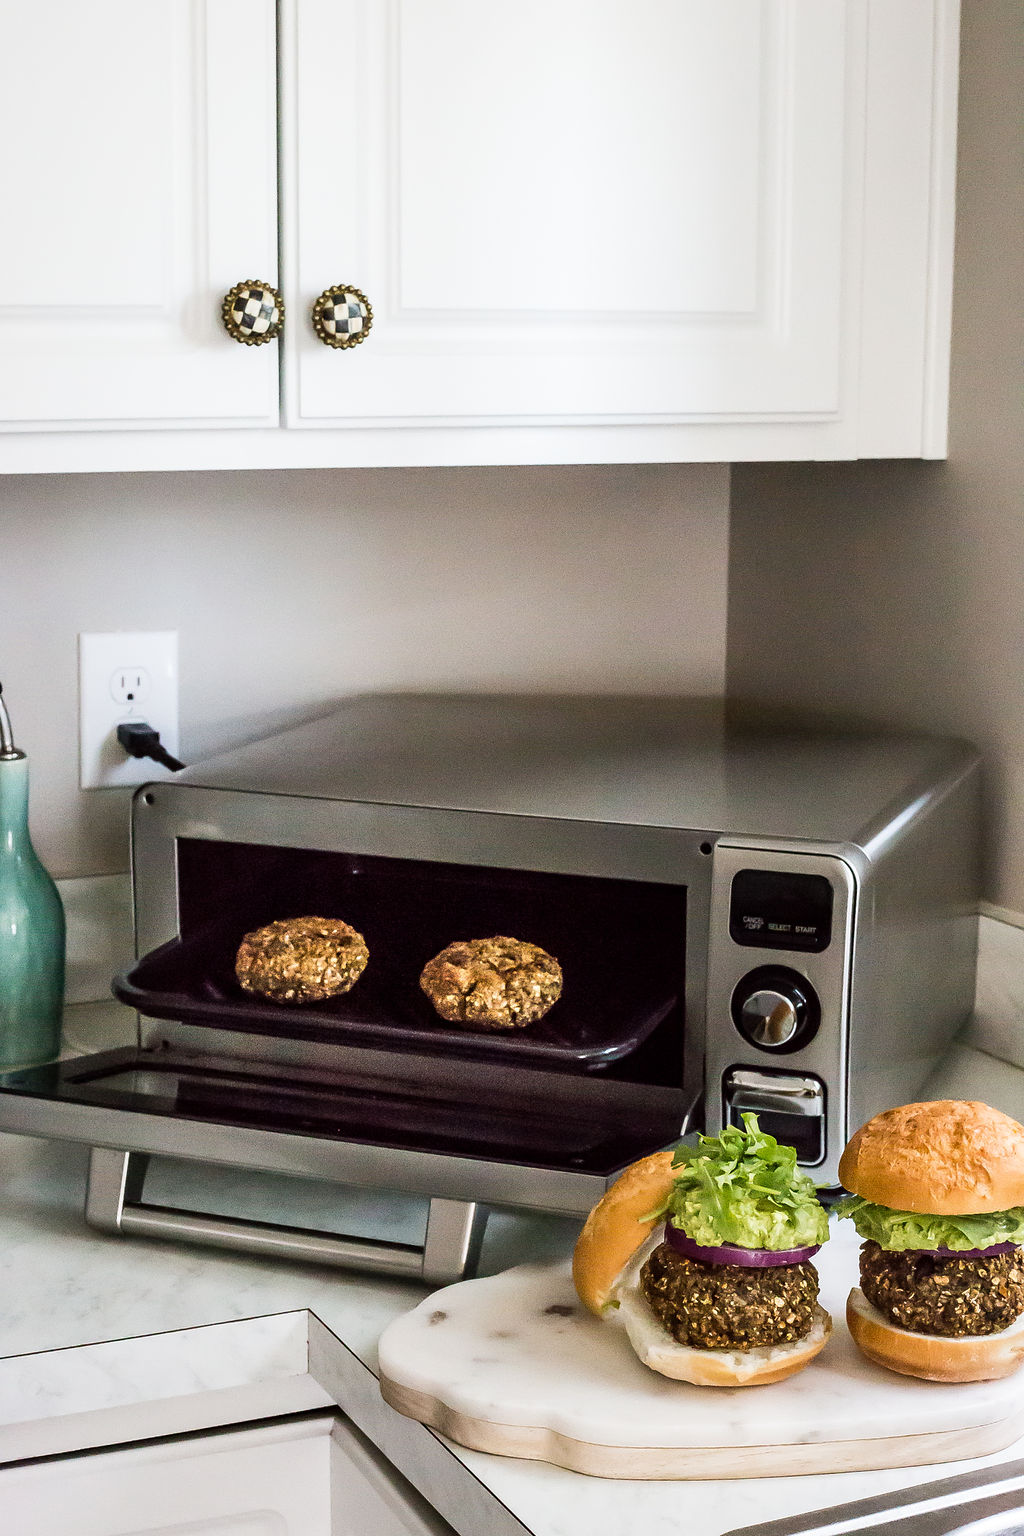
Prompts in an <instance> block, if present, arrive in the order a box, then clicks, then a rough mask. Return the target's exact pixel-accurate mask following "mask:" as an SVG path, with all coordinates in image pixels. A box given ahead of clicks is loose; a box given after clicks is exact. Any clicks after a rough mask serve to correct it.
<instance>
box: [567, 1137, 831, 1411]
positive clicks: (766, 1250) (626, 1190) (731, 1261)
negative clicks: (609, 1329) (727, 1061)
mask: <svg viewBox="0 0 1024 1536" xmlns="http://www.w3.org/2000/svg"><path fill="white" fill-rule="evenodd" d="M742 1118H743V1129H742V1130H741V1129H740V1128H739V1127H738V1126H727V1127H726V1128H725V1129H724V1130H723V1131H722V1133H721V1135H720V1136H701V1137H700V1138H699V1140H698V1144H697V1146H695V1147H689V1146H680V1147H678V1148H677V1149H676V1151H675V1152H674V1153H673V1152H671V1151H666V1152H656V1153H654V1154H653V1155H652V1156H650V1157H645V1158H644V1159H642V1161H640V1162H638V1163H634V1164H633V1165H632V1166H631V1167H629V1168H627V1169H626V1170H625V1172H624V1173H623V1174H622V1175H621V1176H620V1178H619V1179H618V1180H617V1181H616V1182H615V1184H613V1185H612V1187H611V1189H609V1190H608V1192H607V1194H606V1195H605V1196H604V1197H603V1199H601V1200H600V1201H599V1202H598V1204H597V1205H596V1206H595V1207H594V1209H593V1210H592V1211H591V1213H590V1215H589V1216H588V1218H587V1221H586V1225H585V1226H584V1228H583V1231H582V1232H581V1233H580V1236H579V1240H578V1242H577V1244H576V1251H575V1255H574V1258H573V1279H574V1281H575V1284H576V1290H577V1292H578V1293H579V1296H580V1299H581V1301H582V1302H583V1303H584V1305H585V1306H587V1307H588V1308H589V1309H590V1311H591V1312H593V1313H595V1314H596V1315H597V1316H598V1317H608V1318H617V1319H618V1320H619V1321H620V1322H621V1323H622V1325H623V1326H624V1328H625V1330H626V1333H627V1335H628V1337H629V1341H630V1343H631V1344H632V1346H633V1348H634V1350H635V1351H636V1353H637V1355H638V1356H639V1357H640V1359H641V1360H642V1361H643V1363H644V1365H648V1366H650V1367H651V1369H652V1370H655V1371H659V1372H660V1373H661V1374H662V1375H663V1376H671V1377H673V1378H674V1379H675V1380H677V1381H689V1382H692V1383H693V1384H694V1385H696V1386H720V1387H742V1386H760V1385H763V1384H764V1383H766V1382H771V1381H781V1380H782V1379H783V1377H785V1376H790V1375H792V1374H793V1372H794V1371H798V1370H800V1369H801V1367H802V1366H804V1365H806V1364H807V1362H808V1361H809V1360H811V1359H813V1357H814V1356H815V1355H816V1354H817V1353H818V1351H819V1350H821V1349H822V1348H823V1347H824V1345H825V1341H826V1339H827V1338H828V1336H829V1333H830V1332H831V1329H832V1319H831V1318H830V1317H829V1315H828V1313H827V1312H826V1311H825V1310H824V1309H823V1308H822V1307H821V1306H819V1304H818V1274H817V1271H816V1269H815V1268H814V1265H813V1264H811V1263H810V1259H811V1257H812V1256H813V1255H814V1254H815V1253H816V1252H817V1251H818V1248H819V1247H820V1246H821V1244H822V1243H823V1242H825V1241H826V1240H827V1238H828V1217H827V1215H826V1213H825V1211H824V1209H823V1208H822V1206H821V1204H820V1202H819V1200H818V1198H817V1195H816V1193H815V1188H814V1185H813V1183H812V1182H811V1180H810V1179H809V1178H808V1177H807V1175H806V1174H805V1173H802V1172H801V1171H800V1170H799V1169H798V1168H797V1164H796V1152H795V1151H794V1149H793V1148H792V1147H781V1146H779V1144H778V1142H777V1141H776V1140H775V1138H774V1137H773V1136H768V1135H766V1134H765V1133H764V1132H763V1131H761V1129H760V1128H759V1126H758V1123H757V1116H756V1115H752V1114H745V1115H743V1117H742Z"/></svg>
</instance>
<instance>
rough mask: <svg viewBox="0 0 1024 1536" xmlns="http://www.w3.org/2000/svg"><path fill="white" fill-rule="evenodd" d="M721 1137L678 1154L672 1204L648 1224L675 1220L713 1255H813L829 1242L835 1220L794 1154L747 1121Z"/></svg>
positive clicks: (746, 1116) (752, 1119) (704, 1139)
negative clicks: (756, 1251)
mask: <svg viewBox="0 0 1024 1536" xmlns="http://www.w3.org/2000/svg"><path fill="white" fill-rule="evenodd" d="M741 1119H742V1121H743V1129H742V1130H741V1129H740V1127H739V1126H738V1125H727V1126H726V1127H725V1129H724V1130H723V1131H722V1133H721V1135H720V1136H701V1137H700V1138H699V1139H698V1142H697V1145H696V1146H695V1147H692V1146H680V1147H677V1148H676V1151H675V1155H674V1156H673V1159H672V1166H673V1168H675V1169H678V1172H677V1173H676V1175H675V1183H674V1184H673V1186H672V1190H671V1192H670V1194H669V1196H668V1198H667V1200H666V1201H664V1202H663V1205H662V1207H661V1208H660V1209H659V1210H657V1211H652V1212H650V1213H649V1214H648V1215H647V1217H645V1220H652V1219H656V1218H657V1217H659V1216H662V1215H668V1218H669V1220H670V1221H671V1223H672V1225H673V1226H674V1227H678V1228H679V1229H680V1231H682V1232H685V1233H686V1235H687V1237H689V1238H690V1239H692V1241H693V1242H695V1243H700V1244H701V1245H702V1246H703V1247H706V1248H717V1247H719V1246H720V1245H721V1244H722V1243H734V1244H736V1246H738V1247H740V1248H771V1249H774V1250H775V1251H776V1252H778V1251H780V1250H785V1249H788V1248H809V1247H811V1246H812V1245H814V1244H818V1243H824V1242H825V1241H827V1239H828V1216H827V1214H826V1212H825V1210H824V1208H823V1207H822V1205H821V1203H820V1201H819V1200H818V1197H817V1192H816V1191H815V1187H814V1184H813V1182H812V1180H811V1179H810V1178H809V1177H808V1176H807V1174H806V1173H804V1172H803V1171H802V1170H801V1169H799V1168H798V1167H797V1160H796V1151H795V1149H794V1148H793V1147H784V1146H780V1145H779V1143H778V1142H777V1141H776V1139H775V1137H774V1136H769V1135H768V1134H767V1132H765V1131H762V1130H761V1127H760V1126H759V1125H758V1122H757V1116H756V1115H754V1114H750V1113H747V1114H744V1115H742V1116H741Z"/></svg>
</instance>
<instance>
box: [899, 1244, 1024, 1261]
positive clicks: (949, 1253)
mask: <svg viewBox="0 0 1024 1536" xmlns="http://www.w3.org/2000/svg"><path fill="white" fill-rule="evenodd" d="M1019 1247H1020V1244H1019V1243H993V1244H992V1247H991V1248H915V1249H913V1250H912V1252H914V1253H930V1254H932V1255H934V1257H935V1258H937V1259H995V1258H997V1257H998V1256H999V1254H1001V1253H1013V1251H1014V1249H1015V1248H1019Z"/></svg>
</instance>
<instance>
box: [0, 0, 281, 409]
mask: <svg viewBox="0 0 1024 1536" xmlns="http://www.w3.org/2000/svg"><path fill="white" fill-rule="evenodd" d="M274 12H275V7H274V4H273V0H205V3H203V0H88V4H81V5H75V4H69V3H67V0H31V4H24V3H22V0H3V7H2V13H3V16H4V46H3V49H2V50H0V142H2V143H3V144H4V145H5V146H6V149H5V152H4V153H3V155H2V156H0V205H2V207H3V210H4V237H3V240H2V242H0V355H2V358H3V364H2V366H0V420H2V423H3V425H4V427H6V429H7V430H9V431H10V430H13V431H15V432H26V431H31V430H32V429H33V428H35V427H38V426H46V427H50V428H52V427H54V426H64V427H69V428H108V427H117V426H133V427H137V426H143V425H145V426H207V425H232V426H263V425H273V424H276V423H277V421H278V394H277V372H278V359H277V355H276V354H277V344H276V343H270V344H267V345H263V346H243V345H240V344H238V343H236V342H234V341H233V340H232V339H231V338H230V337H229V336H228V335H227V333H226V332H225V331H224V329H223V328H222V323H221V314H220V308H221V298H222V296H223V295H224V294H225V293H226V292H227V290H228V289H229V288H231V287H232V286H233V285H234V284H236V283H238V282H241V281H244V280H245V279H247V278H257V279H262V280H263V281H265V282H268V283H274V282H276V272H277V191H276V101H275V14H274Z"/></svg>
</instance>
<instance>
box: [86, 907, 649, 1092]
mask: <svg viewBox="0 0 1024 1536" xmlns="http://www.w3.org/2000/svg"><path fill="white" fill-rule="evenodd" d="M296 915H297V914H296ZM363 932H364V933H365V936H366V938H367V942H368V944H369V948H370V962H369V965H368V966H367V968H366V970H365V971H364V973H363V975H362V976H361V977H360V979H359V980H358V981H357V982H356V984H355V986H354V987H353V989H352V991H351V992H347V993H345V994H344V995H343V996H342V997H337V998H331V999H330V1000H329V1001H327V1002H323V1003H307V1004H302V1005H298V1004H294V1003H275V1002H271V1001H269V1000H264V999H260V998H256V997H253V995H252V994H251V993H248V992H245V991H243V990H242V988H241V987H240V986H239V984H238V982H237V981H236V979H235V973H234V960H235V954H236V952H237V949H238V945H239V943H240V941H241V939H242V932H240V931H239V929H238V926H237V924H231V923H228V924H214V925H210V926H207V927H204V928H202V929H198V930H196V931H195V932H193V933H191V934H188V935H185V936H182V937H181V938H179V939H175V940H173V941H172V942H171V943H169V944H164V945H162V946H161V947H160V948H159V949H155V950H153V951H152V952H151V953H150V954H148V955H145V956H143V958H142V959H141V960H139V961H138V963H137V964H136V965H135V966H134V967H133V968H132V969H131V970H129V971H127V972H125V973H124V974H123V975H121V976H118V977H117V978H116V979H115V981H114V983H113V991H114V995H115V997H118V998H120V1000H121V1001H122V1002H123V1003H128V1004H129V1005H130V1006H131V1007H132V1008H137V1009H138V1010H139V1012H140V1013H143V1014H145V1015H147V1016H148V1017H150V1018H157V1019H177V1020H188V1021H191V1022H194V1023H197V1024H202V1025H205V1026H212V1027H213V1028H220V1029H232V1030H239V1031H242V1032H245V1033H249V1034H261V1035H277V1036H282V1037H285V1038H291V1039H304V1040H329V1041H332V1042H335V1043H344V1044H348V1045H361V1046H378V1047H384V1048H386V1049H391V1050H400V1051H415V1052H420V1053H431V1054H437V1053H443V1054H445V1055H461V1056H466V1057H471V1058H474V1059H477V1060H487V1059H490V1060H501V1061H506V1062H507V1061H509V1060H510V1059H517V1060H519V1061H532V1062H537V1063H539V1062H547V1063H549V1064H551V1065H561V1066H576V1067H578V1068H581V1069H584V1070H585V1069H587V1068H600V1067H604V1066H608V1065H610V1064H611V1063H613V1062H615V1061H619V1060H621V1059H622V1057H624V1056H627V1055H629V1054H631V1053H632V1052H633V1051H635V1050H636V1049H637V1047H638V1046H639V1045H641V1044H642V1042H643V1041H644V1040H646V1039H647V1037H648V1036H649V1035H650V1034H651V1033H652V1032H653V1031H654V1030H655V1029H656V1028H657V1026H658V1025H659V1024H660V1023H662V1021H663V1020H664V1019H666V1018H667V1017H668V1015H669V1014H670V1013H671V1012H672V1010H673V1009H674V1008H675V1007H676V1006H677V1003H678V998H677V994H676V992H675V990H674V989H673V988H672V987H671V985H670V984H669V983H668V980H667V978H666V977H665V976H664V975H661V976H658V975H652V974H650V973H649V972H647V973H645V969H644V968H643V967H641V968H639V969H637V968H635V967H630V968H629V969H628V971H626V972H623V971H622V970H620V969H617V968H616V966H615V964H614V963H613V956H612V954H611V953H610V952H609V950H608V948H607V947H606V945H607V934H606V933H598V934H594V933H592V932H586V931H584V932H582V933H580V932H577V933H576V934H575V935H574V934H573V932H572V930H571V929H568V928H567V931H566V932H565V933H562V934H559V935H558V940H559V942H558V946H557V948H556V947H554V946H552V949H551V952H552V953H554V954H556V955H557V956H558V959H559V962H560V963H561V965H562V970H563V975H564V985H563V994H562V996H561V998H560V999H559V1000H558V1002H557V1003H555V1005H554V1007H553V1008H552V1009H551V1012H550V1013H548V1014H547V1015H546V1017H545V1018H543V1019H540V1020H538V1021H537V1022H536V1023H535V1024H530V1025H527V1026H526V1027H525V1028H520V1029H515V1030H510V1031H507V1032H505V1031H502V1032H498V1033H492V1032H484V1031H480V1030H470V1029H459V1028H457V1027H453V1026H452V1025H450V1024H448V1023H446V1022H445V1021H444V1020H443V1019H439V1018H438V1016H437V1014H436V1013H435V1012H434V1010H433V1008H432V1007H431V1005H430V1003H429V1002H428V1000H427V998H426V997H425V996H424V995H423V993H422V992H421V991H420V988H419V974H420V971H421V970H422V968H423V966H424V965H425V964H426V962H427V961H428V960H429V959H430V958H431V955H432V954H434V953H436V952H437V948H439V947H443V946H437V947H434V948H431V947H429V946H428V947H426V948H424V947H423V945H422V944H417V943H416V941H415V938H410V939H408V940H406V941H405V942H402V940H401V938H399V940H397V941H396V940H395V939H394V938H391V939H389V941H388V942H387V943H385V944H383V945H378V943H377V941H376V939H375V936H374V934H373V933H372V932H371V931H370V929H369V927H366V928H364V929H363ZM544 947H545V948H547V947H548V946H547V945H545V946H544ZM381 950H383V953H382V952H381Z"/></svg>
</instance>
